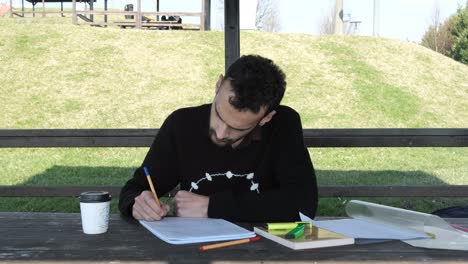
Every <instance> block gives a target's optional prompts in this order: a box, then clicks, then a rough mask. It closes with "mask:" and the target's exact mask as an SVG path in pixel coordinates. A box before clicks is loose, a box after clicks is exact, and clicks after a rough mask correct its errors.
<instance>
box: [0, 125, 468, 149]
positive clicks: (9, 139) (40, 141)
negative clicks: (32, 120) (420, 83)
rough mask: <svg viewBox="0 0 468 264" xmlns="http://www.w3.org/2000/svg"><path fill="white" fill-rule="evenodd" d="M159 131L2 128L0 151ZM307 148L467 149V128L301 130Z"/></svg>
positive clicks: (136, 141) (143, 142)
mask: <svg viewBox="0 0 468 264" xmlns="http://www.w3.org/2000/svg"><path fill="white" fill-rule="evenodd" d="M157 132H158V129H2V130H0V148H2V147H3V148H6V147H10V148H16V147H22V148H24V147H148V146H150V145H151V143H152V141H153V139H154V136H155V135H156V134H157ZM303 136H304V143H305V145H306V146H307V147H468V129H466V128H457V129H430V128H428V129H390V128H389V129H304V131H303Z"/></svg>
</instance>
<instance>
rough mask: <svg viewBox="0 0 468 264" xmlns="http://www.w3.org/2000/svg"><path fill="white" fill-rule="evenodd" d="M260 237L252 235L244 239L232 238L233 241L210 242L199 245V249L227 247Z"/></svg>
mask: <svg viewBox="0 0 468 264" xmlns="http://www.w3.org/2000/svg"><path fill="white" fill-rule="evenodd" d="M259 239H260V237H258V236H256V237H252V238H245V239H239V240H233V241H228V242H223V243H217V244H211V245H207V246H201V247H199V249H200V250H203V251H204V250H209V249H215V248H222V247H228V246H233V245H239V244H244V243H250V242H254V241H257V240H259Z"/></svg>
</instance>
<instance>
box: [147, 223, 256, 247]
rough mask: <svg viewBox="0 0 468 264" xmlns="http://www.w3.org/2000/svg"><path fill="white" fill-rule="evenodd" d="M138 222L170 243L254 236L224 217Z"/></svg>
mask: <svg viewBox="0 0 468 264" xmlns="http://www.w3.org/2000/svg"><path fill="white" fill-rule="evenodd" d="M140 224H141V225H142V226H144V227H145V228H146V229H148V230H149V231H150V232H151V233H153V234H154V235H155V236H157V237H159V238H160V239H161V240H163V241H165V242H167V243H170V244H190V243H201V242H211V241H222V240H235V239H244V238H251V237H254V236H255V233H254V232H252V231H249V230H247V229H245V228H242V227H240V226H238V225H235V224H233V223H231V222H228V221H226V220H224V219H214V218H187V217H165V218H164V219H162V220H161V221H151V222H150V221H143V220H140Z"/></svg>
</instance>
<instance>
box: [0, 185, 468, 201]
mask: <svg viewBox="0 0 468 264" xmlns="http://www.w3.org/2000/svg"><path fill="white" fill-rule="evenodd" d="M121 188H122V186H53V187H51V186H5V185H2V186H0V197H77V196H79V195H80V193H82V192H85V191H90V190H96V191H97V190H99V191H108V192H110V193H111V195H112V196H113V197H118V196H119V194H120V190H121ZM318 193H319V196H320V197H452V198H455V197H456V198H466V197H468V185H447V186H386V187H381V186H320V187H319V188H318Z"/></svg>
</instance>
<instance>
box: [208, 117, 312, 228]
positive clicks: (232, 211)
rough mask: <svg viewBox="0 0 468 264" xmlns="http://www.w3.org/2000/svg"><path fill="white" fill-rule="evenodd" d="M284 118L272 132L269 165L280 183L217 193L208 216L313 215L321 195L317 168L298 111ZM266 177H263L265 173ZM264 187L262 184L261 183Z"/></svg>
mask: <svg viewBox="0 0 468 264" xmlns="http://www.w3.org/2000/svg"><path fill="white" fill-rule="evenodd" d="M292 112H293V113H294V114H292V115H288V116H287V118H283V121H282V122H284V123H281V125H280V126H278V129H277V130H276V131H274V132H273V135H272V139H271V141H270V142H271V144H274V145H275V147H273V148H271V150H270V151H273V153H269V155H272V157H273V158H272V159H270V162H269V164H267V166H271V167H272V168H273V170H272V175H264V177H273V178H274V179H273V180H274V181H275V182H277V183H278V186H277V187H275V188H271V189H269V190H262V191H261V192H260V193H259V194H257V193H253V192H247V193H234V192H231V191H227V192H220V193H215V194H213V195H211V196H210V203H209V208H208V216H209V217H213V218H224V219H227V220H230V221H248V222H281V221H295V220H298V219H299V212H302V213H303V214H305V215H307V216H309V217H314V216H315V211H316V209H317V202H318V195H317V182H316V177H315V172H314V168H313V166H312V161H311V159H310V156H309V153H308V151H307V148H306V147H305V146H304V140H303V134H302V125H301V120H300V117H299V114H297V113H296V112H295V111H292ZM262 177H263V176H262ZM260 188H261V186H260Z"/></svg>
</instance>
